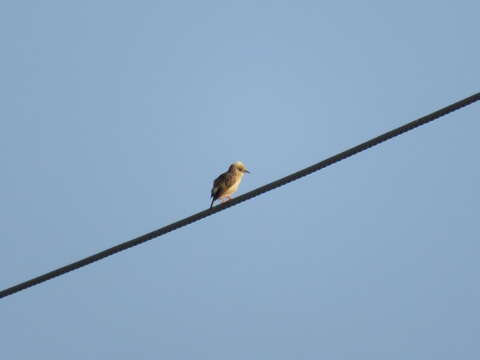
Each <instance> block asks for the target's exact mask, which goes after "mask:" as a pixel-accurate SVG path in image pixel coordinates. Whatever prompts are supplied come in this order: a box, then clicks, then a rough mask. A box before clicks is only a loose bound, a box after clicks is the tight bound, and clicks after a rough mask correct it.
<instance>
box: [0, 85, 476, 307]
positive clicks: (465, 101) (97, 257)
mask: <svg viewBox="0 0 480 360" xmlns="http://www.w3.org/2000/svg"><path fill="white" fill-rule="evenodd" d="M478 100H480V93H476V94H474V95H472V96H469V97H467V98H465V99H463V100H460V101H458V102H456V103H454V104H451V105H449V106H447V107H444V108H443V109H440V110H437V111H435V112H433V113H431V114H429V115H426V116H424V117H421V118H419V119H417V120H414V121H412V122H409V123H408V124H405V125H403V126H400V127H398V128H396V129H394V130H391V131H388V132H386V133H384V134H382V135H380V136H377V137H375V138H373V139H370V140H368V141H366V142H364V143H362V144H360V145H357V146H354V147H352V148H350V149H348V150H345V151H343V152H341V153H339V154H337V155H334V156H332V157H329V158H328V159H325V160H323V161H321V162H319V163H317V164H315V165H312V166H309V167H307V168H305V169H303V170H300V171H297V172H296V173H293V174H291V175H288V176H285V177H283V178H281V179H279V180H276V181H273V182H271V183H269V184H267V185H264V186H261V187H259V188H257V189H255V190H252V191H250V192H248V193H245V194H243V195H240V196H238V197H236V198H233V199H232V200H230V201H227V202H225V203H222V204H220V205H217V206H215V207H213V208H211V209H207V210H203V211H200V212H198V213H196V214H194V215H191V216H189V217H187V218H185V219H182V220H179V221H176V222H174V223H172V224H170V225H167V226H164V227H162V228H160V229H158V230H155V231H152V232H150V233H148V234H145V235H142V236H139V237H137V238H135V239H132V240H129V241H126V242H123V243H121V244H118V245H116V246H114V247H111V248H109V249H106V250H103V251H100V252H98V253H96V254H94V255H91V256H88V257H86V258H83V259H81V260H79V261H76V262H74V263H71V264H68V265H65V266H62V267H60V268H58V269H55V270H53V271H50V272H48V273H45V274H43V275H40V276H37V277H35V278H33V279H30V280H27V281H25V282H22V283H20V284H17V285H14V286H12V287H9V288H7V289H4V290H2V291H0V298H3V297H6V296H9V295H12V294H14V293H16V292H18V291H21V290H24V289H27V288H29V287H31V286H34V285H38V284H40V283H42V282H44V281H47V280H50V279H53V278H54V277H57V276H60V275H63V274H65V273H68V272H70V271H73V270H76V269H79V268H81V267H83V266H86V265H88V264H91V263H93V262H96V261H99V260H101V259H103V258H106V257H107V256H110V255H113V254H115V253H118V252H120V251H123V250H126V249H128V248H131V247H132V246H136V245H139V244H141V243H144V242H146V241H148V240H151V239H153V238H156V237H159V236H162V235H165V234H166V233H169V232H170V231H174V230H176V229H178V228H181V227H184V226H186V225H189V224H191V223H193V222H196V221H198V220H201V219H203V218H205V217H207V216H210V215H213V214H215V213H217V212H219V211H223V210H225V209H226V208H229V207H231V206H235V205H237V204H239V203H241V202H244V201H246V200H249V199H251V198H253V197H255V196H258V195H260V194H263V193H265V192H267V191H270V190H273V189H275V188H277V187H280V186H282V185H285V184H288V183H289V182H292V181H295V180H298V179H300V178H302V177H304V176H307V175H309V174H311V173H313V172H315V171H318V170H320V169H323V168H325V167H327V166H330V165H332V164H335V163H336V162H338V161H341V160H344V159H346V158H348V157H350V156H352V155H355V154H357V153H359V152H361V151H364V150H367V149H368V148H370V147H372V146H375V145H378V144H380V143H382V142H384V141H386V140H389V139H391V138H393V137H395V136H398V135H401V134H403V133H405V132H407V131H409V130H412V129H414V128H416V127H419V126H421V125H424V124H426V123H429V122H431V121H433V120H436V119H438V118H440V117H442V116H444V115H446V114H448V113H450V112H452V111H455V110H458V109H460V108H462V107H465V106H467V105H470V104H472V103H474V102H476V101H478Z"/></svg>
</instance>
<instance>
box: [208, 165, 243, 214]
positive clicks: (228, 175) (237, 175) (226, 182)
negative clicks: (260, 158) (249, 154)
mask: <svg viewBox="0 0 480 360" xmlns="http://www.w3.org/2000/svg"><path fill="white" fill-rule="evenodd" d="M245 173H250V171H248V170H247V168H246V167H245V165H243V163H242V162H241V161H237V162H234V163H233V164H232V165H230V167H229V168H228V171H227V172H225V173H223V174H222V175H220V176H219V177H217V178H216V179H215V181H214V182H213V188H212V195H211V197H212V203H211V204H210V209H211V208H212V206H213V203H214V201H215V200H217V199H220V200H224V201H228V200H231V199H232V198H231V197H230V195H232V194H233V193H234V192H235V191H237V189H238V185H240V182H241V181H242V178H243V175H244V174H245Z"/></svg>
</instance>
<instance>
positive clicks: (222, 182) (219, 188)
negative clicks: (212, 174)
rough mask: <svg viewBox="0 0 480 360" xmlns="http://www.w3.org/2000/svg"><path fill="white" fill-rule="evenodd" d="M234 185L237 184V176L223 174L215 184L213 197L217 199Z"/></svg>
mask: <svg viewBox="0 0 480 360" xmlns="http://www.w3.org/2000/svg"><path fill="white" fill-rule="evenodd" d="M233 184H235V175H233V174H231V173H229V172H226V173H223V174H222V175H220V176H219V177H217V178H216V179H215V181H214V182H213V188H212V197H213V198H215V199H217V198H218V197H220V196H221V195H222V194H223V193H224V192H225V190H227V189H228V188H230V187H231V186H233Z"/></svg>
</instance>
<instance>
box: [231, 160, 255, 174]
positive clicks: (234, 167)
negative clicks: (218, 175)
mask: <svg viewBox="0 0 480 360" xmlns="http://www.w3.org/2000/svg"><path fill="white" fill-rule="evenodd" d="M229 170H237V171H240V172H241V173H250V171H248V170H247V168H246V167H245V165H243V163H242V162H241V161H237V162H234V163H233V164H232V165H230V168H229Z"/></svg>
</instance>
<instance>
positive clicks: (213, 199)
mask: <svg viewBox="0 0 480 360" xmlns="http://www.w3.org/2000/svg"><path fill="white" fill-rule="evenodd" d="M214 201H215V197H214V196H212V203H211V204H210V209H211V208H212V207H213V202H214Z"/></svg>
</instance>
